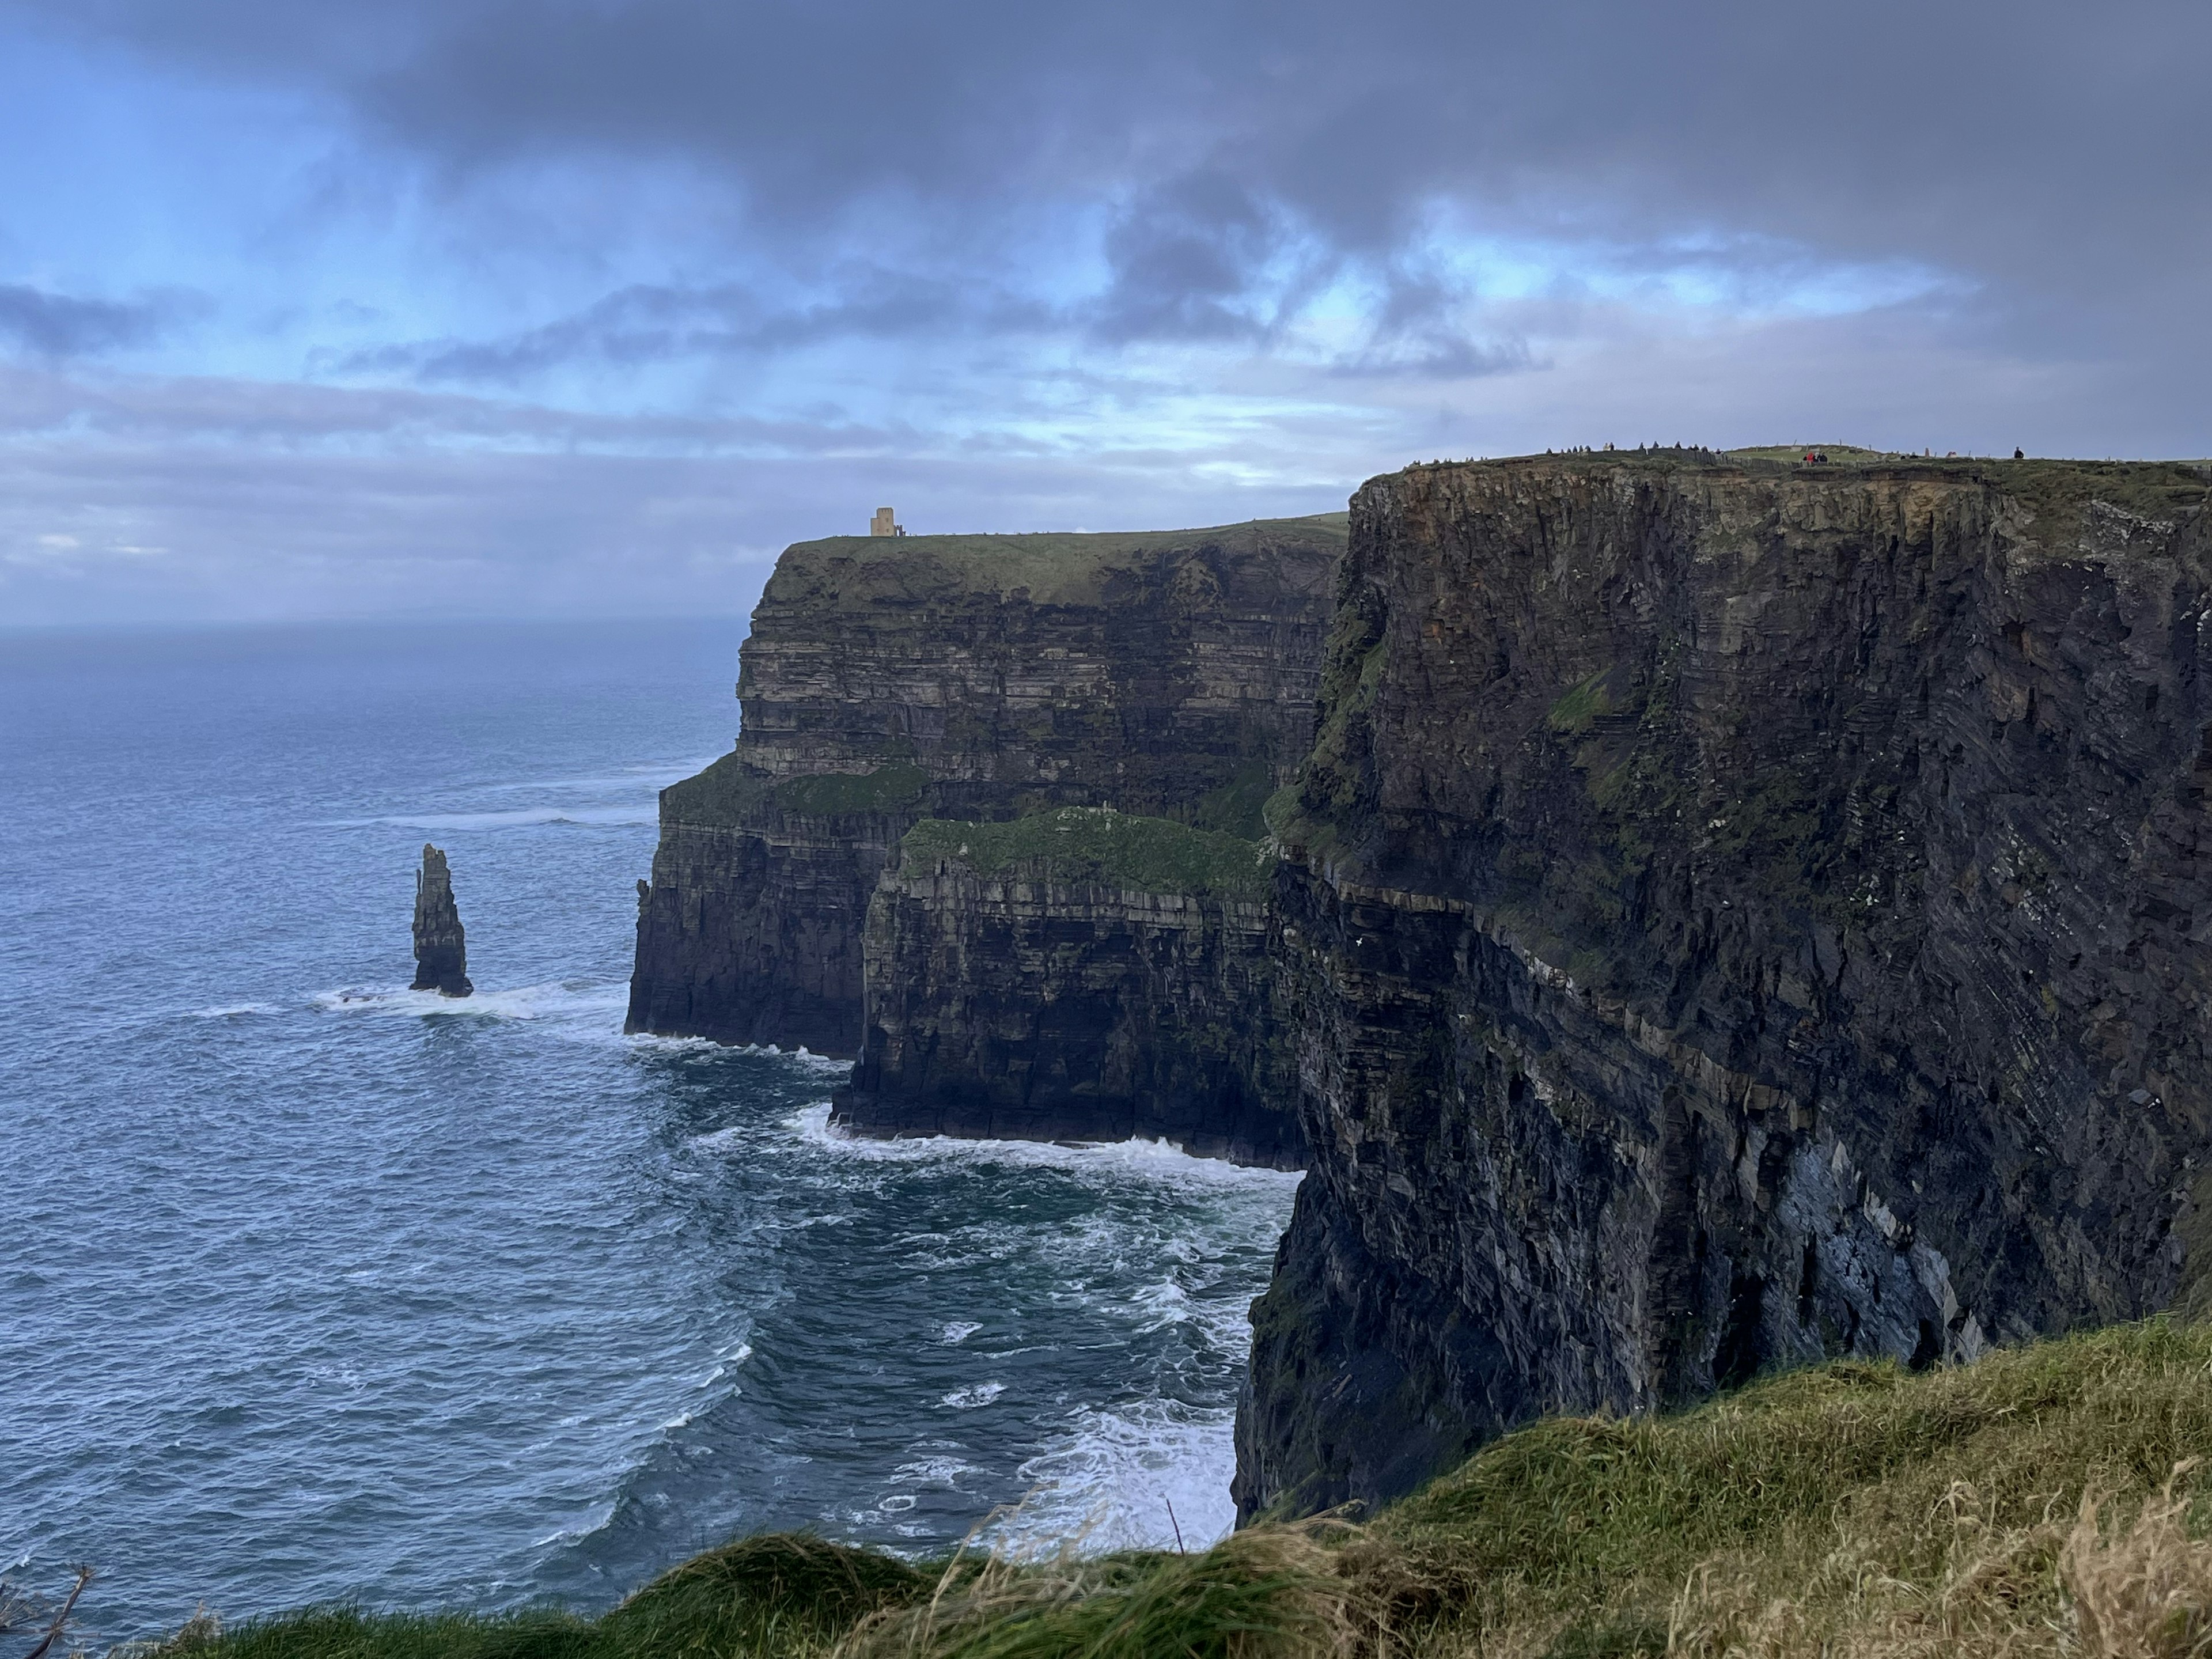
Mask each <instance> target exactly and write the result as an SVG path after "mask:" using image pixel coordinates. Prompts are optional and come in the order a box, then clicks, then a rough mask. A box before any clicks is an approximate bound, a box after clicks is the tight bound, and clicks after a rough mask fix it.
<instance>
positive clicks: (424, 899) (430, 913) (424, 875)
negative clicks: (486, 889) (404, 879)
mask: <svg viewBox="0 0 2212 1659" xmlns="http://www.w3.org/2000/svg"><path fill="white" fill-rule="evenodd" d="M408 988H409V989H410V990H416V991H435V992H437V993H438V994H439V995H441V996H448V997H465V996H467V995H468V994H470V993H471V991H473V990H475V989H476V987H475V986H473V985H471V984H470V983H469V951H468V942H467V939H466V938H465V936H464V934H463V933H462V931H461V912H460V907H459V905H457V904H455V903H454V902H453V872H452V871H451V870H449V869H448V868H447V866H446V855H445V854H443V853H441V852H440V851H439V850H438V849H437V848H435V847H433V846H431V845H430V844H429V843H428V842H424V843H423V844H422V868H421V869H420V870H418V871H417V872H416V874H415V982H414V983H413V985H411V986H410V987H408Z"/></svg>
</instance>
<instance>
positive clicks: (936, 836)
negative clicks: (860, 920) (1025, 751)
mask: <svg viewBox="0 0 2212 1659" xmlns="http://www.w3.org/2000/svg"><path fill="white" fill-rule="evenodd" d="M900 854H901V866H902V869H903V870H904V872H906V873H907V874H908V875H921V874H924V873H926V872H927V871H929V870H930V869H931V868H932V867H933V866H935V865H936V864H937V863H938V862H939V861H940V860H950V861H951V862H954V863H957V864H963V865H965V866H968V868H969V869H970V870H973V871H975V872H976V873H977V874H978V875H1002V874H1007V873H1010V872H1012V873H1021V874H1027V875H1031V876H1033V877H1035V878H1037V879H1040V880H1045V881H1054V882H1062V883H1066V884H1071V885H1073V884H1096V885H1103V886H1109V887H1120V888H1125V889H1129V890H1133V891H1137V892H1140V893H1189V894H1194V895H1202V896H1213V897H1218V898H1225V899H1232V900H1241V901H1246V902H1251V901H1257V900H1259V899H1262V898H1264V897H1266V896H1267V884H1268V881H1269V879H1270V876H1271V872H1272V871H1273V865H1274V860H1273V858H1272V857H1271V856H1269V855H1268V854H1267V853H1266V852H1265V851H1264V850H1263V849H1262V848H1260V847H1259V846H1258V845H1256V844H1255V843H1254V842H1249V841H1246V840H1244V839H1243V838H1242V837H1241V836H1229V835H1223V834H1221V833H1219V832H1218V831H1216V830H1209V829H1193V828H1191V827H1190V826H1189V825H1188V824H1183V823H1175V822H1173V821H1172V820H1170V819H1168V818H1147V817H1137V816H1135V815H1134V814H1132V813H1128V812H1116V811H1113V810H1112V809H1111V808H1109V807H1104V806H1066V807H1062V808H1060V809H1059V810H1058V811H1050V812H1039V813H1036V814H1034V815H1033V816H1031V817H1025V818H1013V819H1010V820H1008V821H1006V822H1005V823H955V822H953V821H951V820H949V819H945V818H925V819H923V820H922V821H921V823H917V824H915V826H914V827H913V828H912V829H908V831H907V832H906V839H905V840H904V841H903V842H901V843H900Z"/></svg>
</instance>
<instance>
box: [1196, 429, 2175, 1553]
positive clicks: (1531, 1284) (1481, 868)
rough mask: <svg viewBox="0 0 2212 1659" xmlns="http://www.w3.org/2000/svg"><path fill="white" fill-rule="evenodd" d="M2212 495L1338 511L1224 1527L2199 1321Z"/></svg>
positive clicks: (1528, 464)
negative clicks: (1652, 1418)
mask: <svg viewBox="0 0 2212 1659" xmlns="http://www.w3.org/2000/svg"><path fill="white" fill-rule="evenodd" d="M2206 496H2207V488H2206V480H2205V478H2204V477H2203V474H2202V473H2200V472H2198V471H2195V470H2193V469H2188V468H2179V467H2165V466H2148V465H2146V466H2087V465H2085V466H2069V465H2057V464H2035V463H2027V464H2021V465H2011V466H2008V465H2004V464H1997V465H1970V464H1966V463H1959V464H1951V465H1946V464H1934V465H1929V464H1906V465H1867V466H1850V467H1844V466H1836V465H1831V466H1827V467H1820V468H1814V467H1790V466H1785V465H1773V464H1742V465H1739V464H1735V463H1731V462H1729V461H1728V460H1726V459H1709V458H1699V457H1697V456H1694V455H1691V454H1681V455H1670V454H1666V453H1659V454H1654V455H1650V456H1641V457H1639V456H1619V457H1616V456H1603V457H1595V456H1594V457H1578V458H1573V459H1564V458H1563V459H1541V460H1535V459H1532V460H1528V461H1522V462H1510V463H1501V464H1496V465H1463V466H1437V467H1423V468H1417V469H1413V470H1412V471H1407V472H1406V473H1403V474H1400V475H1397V476H1395V477H1389V478H1383V479H1378V480H1376V481H1375V482H1374V483H1370V484H1369V485H1368V486H1367V487H1366V488H1365V489H1363V490H1362V491H1361V492H1360V494H1359V495H1358V497H1357V498H1356V499H1355V501H1354V504H1353V532H1352V548H1351V551H1350V553H1349V554H1348V556H1347V559H1346V568H1345V579H1344V582H1343V586H1342V588H1341V597H1340V609H1339V611H1338V616H1337V621H1336V624H1335V627H1334V634H1333V637H1332V641H1331V645H1330V655H1329V659H1328V664H1327V667H1326V669H1325V678H1324V686H1323V691H1322V723H1321V726H1320V729H1319V734H1318V737H1317V740H1316V748H1315V750H1314V754H1313V757H1312V759H1311V761H1310V763H1309V765H1308V767H1307V769H1306V770H1305V772H1304V775H1303V776H1302V779H1301V782H1300V785H1299V794H1298V807H1297V813H1296V815H1295V822H1292V823H1287V824H1286V825H1285V830H1284V834H1285V840H1286V841H1287V842H1291V844H1292V845H1291V858H1290V860H1288V861H1287V862H1286V863H1285V866H1283V867H1282V869H1281V871H1280V872H1279V877H1278V881H1277V887H1276V892H1275V902H1276V905H1277V908H1278V910H1279V920H1280V924H1281V934H1282V938H1283V940H1284V945H1283V951H1282V959H1281V962H1280V964H1279V971H1280V973H1281V974H1282V975H1283V976H1284V991H1283V995H1284V997H1285V1007H1286V1009H1287V1010H1288V1014H1289V1018H1290V1019H1291V1027H1292V1029H1293V1030H1295V1031H1296V1032H1297V1035H1298V1040H1299V1042H1300V1044H1301V1054H1300V1064H1299V1068H1298V1069H1299V1075H1300V1077H1301V1079H1302V1109H1303V1111H1304V1119H1305V1127H1306V1131H1307V1135H1308V1139H1309V1142H1310V1148H1311V1164H1310V1175H1309V1176H1308V1178H1307V1182H1306V1183H1305V1186H1304V1188H1303V1189H1302V1192H1301V1195H1300V1202H1299V1206H1298V1210H1297V1219H1296V1221H1295V1222H1294V1224H1293V1225H1292V1227H1291V1233H1290V1236H1289V1237H1288V1238H1287V1239H1286V1240H1285V1245H1284V1249H1283V1255H1282V1258H1281V1270H1280V1272H1279V1274H1278V1276H1277V1279H1276V1282H1275V1284H1274V1285H1273V1288H1272V1289H1271V1290H1270V1291H1269V1292H1268V1294H1267V1297H1266V1298H1265V1300H1264V1301H1263V1302H1262V1303H1261V1304H1260V1307H1259V1309H1258V1310H1257V1313H1256V1316H1255V1320H1256V1332H1257V1340H1256V1342H1255V1352H1254V1362H1253V1373H1252V1379H1251V1384H1250V1389H1249V1395H1248V1398H1247V1400H1246V1402H1245V1407H1244V1410H1243V1413H1242V1414H1241V1418H1240V1424H1239V1439H1238V1444H1239V1459H1240V1467H1239V1474H1238V1497H1239V1501H1240V1504H1241V1506H1242V1508H1243V1512H1244V1513H1246V1514H1248V1515H1249V1514H1251V1513H1253V1512H1255V1510H1259V1509H1261V1508H1265V1507H1267V1506H1269V1505H1271V1504H1276V1503H1277V1502H1279V1501H1287V1502H1289V1503H1291V1504H1293V1505H1295V1506H1297V1507H1300V1508H1310V1507H1315V1506H1318V1505H1323V1504H1329V1503H1333V1502H1335V1501H1338V1500H1340V1499H1342V1498H1368V1499H1374V1498H1383V1497H1388V1496H1389V1495H1391V1494H1392V1493H1394V1492H1402V1491H1404V1490H1406V1489H1407V1487H1408V1486H1411V1485H1412V1484H1413V1483H1414V1482H1416V1481H1417V1480H1419V1479H1420V1478H1421V1477H1422V1476H1424V1475H1425V1474H1427V1473H1430V1472H1431V1471H1432V1470H1434V1469H1435V1468H1437V1467H1439V1465H1440V1464H1441V1463H1442V1462H1444V1461H1447V1460H1449V1458H1450V1457H1452V1456H1455V1455H1457V1454H1458V1452H1459V1451H1460V1450H1462V1449H1465V1448H1466V1447H1468V1446H1469V1445H1472V1444H1475V1443H1480V1442H1481V1441H1483V1440H1485V1439H1486V1438H1488V1437H1492V1436H1493V1435H1495V1434H1497V1433H1498V1432H1499V1431H1502V1430H1503V1429H1504V1428H1506V1427H1508V1426H1510V1425H1512V1424H1515V1423H1517V1422H1521V1421H1524V1420H1526V1419H1528V1418H1530V1417H1533V1416H1534V1415H1536V1414H1538V1413H1542V1412H1547V1411H1559V1410H1565V1411H1585V1410H1591V1409H1596V1408H1601V1407H1602V1408H1605V1409H1609V1410H1613V1411H1620V1412H1640V1411H1644V1410H1648V1409H1650V1408H1652V1407H1660V1406H1664V1405H1668V1404H1670V1403H1674V1402H1678V1401H1686V1400H1690V1399H1694V1398H1696V1397H1698V1396H1699V1395H1703V1394H1705V1393H1707V1392H1709V1391H1711V1389H1715V1388H1716V1387H1720V1386H1724V1385H1727V1384H1729V1383H1735V1382H1739V1381H1741V1380H1742V1379H1744V1378H1747V1377H1748V1376H1752V1375H1753V1374H1754V1373H1755V1372H1757V1371H1759V1370H1761V1369H1762V1368H1765V1367H1767V1366H1770V1365H1774V1364H1793V1363H1797V1362H1802V1361H1808V1360H1814V1359H1817V1358H1821V1357H1824V1356H1838V1355H1852V1356H1861V1357H1875V1356H1889V1357H1893V1358H1896V1359H1898V1360H1900V1361H1902V1362H1904V1363H1905V1364H1909V1365H1914V1366H1925V1365H1929V1364H1934V1363H1936V1362H1937V1361H1943V1360H1960V1359H1966V1358H1972V1357H1973V1356H1974V1355H1975V1354H1977V1353H1978V1352H1982V1351H1983V1350H1984V1348H1985V1347H1986V1346H1988V1345H1989V1344H1990V1343H1991V1342H1993V1341H2014V1340H2021V1339H2023V1338H2026V1337H2027V1336H2030V1335H2032V1334H2036V1333H2042V1332H2051V1331H2058V1330H2064V1329H2067V1328H2072V1327H2074V1326H2076V1325H2079V1324H2082V1323H2085V1322H2100V1321H2106V1320H2112V1319H2116V1318H2124V1317H2129V1316H2136V1315H2139V1314H2141V1313H2143V1312H2146V1311H2148V1310H2152V1309H2155V1308H2158V1307H2160V1306H2163V1305H2166V1304H2167V1303H2168V1302H2169V1300H2171V1299H2172V1298H2173V1297H2175V1296H2176V1294H2177V1292H2178V1291H2181V1290H2183V1289H2184V1288H2185V1285H2187V1284H2188V1283H2189V1282H2190V1281H2191V1278H2192V1276H2193V1275H2195V1274H2196V1273H2198V1272H2199V1270H2200V1266H2201V1263H2202V1261H2203V1255H2201V1254H2200V1249H2201V1241H2202V1239H2203V1236H2204V1231H2205V1227H2206V1220H2205V1218H2204V1213H2203V1211H2202V1210H2201V1208H2200V1203H2199V1183H2200V1180H2201V1176H2200V1171H2201V1170H2203V1168H2205V1167H2206V1164H2205V1159H2206V1157H2207V1154H2208V1152H2212V1148H2208V1146H2207V1144H2206V1141H2207V1126H2208V1125H2212V1087H2208V1085H2212V1067H2208V1055H2207V1051H2206V1046H2205V1043H2206V1038H2205V1030H2206V1027H2205V1024H2204V1015H2205V1012H2206V1010H2207V1007H2208V1006H2212V1005H2208V1001H2207V997H2208V994H2212V984H2208V973H2212V955H2208V953H2207V951H2206V950H2205V948H2204V946H2205V944H2206V940H2207V935H2208V932H2212V890H2208V882H2212V877H2208V872H2207V871H2206V868H2205V867H2204V866H2203V862H2202V860H2200V858H2199V853H2200V851H2201V850H2202V848H2203V834H2204V827H2205V826H2204V822H2203V802H2204V790H2205V787H2206V783H2207V781H2208V773H2212V741H2208V739H2212V674H2208V672H2207V670H2208V669H2212V661H2208V660H2207V656H2206V653H2205V649H2204V646H2203V643H2202V641H2203V625H2204V623H2205V618H2206V616H2207V613H2208V607H2212V557H2208V554H2209V553H2212V548H2208V534H2207V520H2206V507H2205V503H2206Z"/></svg>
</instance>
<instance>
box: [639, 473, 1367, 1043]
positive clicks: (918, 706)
mask: <svg viewBox="0 0 2212 1659" xmlns="http://www.w3.org/2000/svg"><path fill="white" fill-rule="evenodd" d="M1344 523H1345V520H1344V517H1343V515H1342V514H1333V515H1328V516H1325V517H1322V518H1318V519H1301V520H1263V521H1260V522H1256V523H1253V524H1247V525H1237V526H1225V527H1223V528H1220V529H1215V530H1199V531H1173V532H1152V533H1146V534H1132V535H1102V536H909V537H903V538H878V539H874V540H871V538H866V537H841V538H833V539H831V540H828V541H821V542H809V543H801V544H798V545H796V546H793V547H792V548H790V549H788V550H787V551H786V552H785V553H784V555H783V556H782V558H781V560H779V561H778V562H777V565H776V569H775V574H774V575H773V576H772V577H771V578H770V579H769V583H768V586H767V588H766V590H765V591H764V592H763V595H762V598H761V603H760V605H759V607H758V609H757V610H756V611H755V612H754V617H753V626H752V632H751V635H750V637H749V638H748V639H747V641H746V642H745V645H744V651H743V655H742V659H741V661H742V669H741V673H740V677H739V680H738V697H739V700H740V702H741V703H742V705H743V708H744V723H743V728H742V731H741V733H740V736H739V738H738V745H737V748H736V750H734V751H733V752H732V754H730V755H727V756H726V757H723V758H722V759H721V760H720V761H718V762H716V763H715V764H714V766H713V767H710V768H709V769H708V771H707V772H705V773H703V774H702V775H700V776H699V777H696V778H693V779H690V780H687V781H684V782H683V783H680V784H677V785H675V786H673V787H671V788H670V789H668V790H667V791H665V792H664V793H663V795H662V798H661V839H660V845H659V850H658V851H657V852H656V853H655V854H654V858H653V879H652V880H651V882H650V883H647V884H641V888H640V893H639V915H638V942H637V959H636V967H635V971H634V973H633V975H632V979H631V986H630V1008H629V1022H628V1028H629V1030H641V1031H654V1032H659V1033H662V1034H665V1035H671V1036H709V1037H714V1038H715V1039H717V1040H719V1041H721V1042H740V1043H741V1042H775V1043H780V1044H784V1045H787V1046H789V1045H796V1044H804V1045H805V1046H807V1047H809V1048H813V1049H815V1050H816V1051H817V1052H820V1053H824V1054H838V1055H848V1054H854V1053H855V1052H857V1050H858V1048H859V1047H860V1034H861V1033H860V1022H861V1009H860V996H861V975H862V960H861V930H862V925H863V922H864V921H865V918H866V908H867V902H868V898H869V895H870V893H871V892H872V890H873V888H874V886H875V883H876V879H877V878H878V875H879V874H881V873H882V871H883V868H884V862H885V860H886V857H887V856H888V854H889V851H890V848H892V847H893V846H894V845H896V842H897V839H898V837H899V836H900V835H901V834H902V833H903V832H904V830H905V829H906V828H907V827H908V825H910V824H912V823H915V822H916V821H917V820H919V819H921V818H922V817H932V816H934V817H955V818H1005V817H1015V816H1018V815H1020V814H1022V813H1024V812H1030V811H1038V810H1042V809H1044V808H1048V807H1054V806H1060V805H1112V806H1115V807H1118V808H1121V809H1122V810H1124V811H1131V812H1139V813H1146V814H1151V815H1155V816H1158V817H1168V818H1173V819H1176V820H1179V821H1182V822H1186V823H1199V824H1203V825H1205V826H1206V827H1208V828H1210V829H1222V830H1227V831H1231V832H1234V833H1239V834H1246V835H1250V834H1256V833H1257V824H1258V811H1259V806H1260V804H1261V802H1262V801H1263V800H1264V799H1266V798H1267V795H1268V793H1270V792H1271V791H1272V790H1273V789H1274V788H1275V787H1277V785H1278V784H1279V783H1281V782H1283V781H1285V780H1286V779H1287V777H1288V776H1289V775H1290V773H1291V769H1293V768H1294V767H1295V765H1296V764H1297V760H1298V758H1299V757H1301V756H1302V755H1303V753H1304V750H1305V748H1306V745H1307V743H1308V740H1309V738H1310V734H1311V731H1312V718H1313V716H1312V709H1313V700H1314V694H1315V688H1316V683H1317V680H1318V675H1319V665H1320V656H1321V645H1322V631H1323V628H1324V625H1325V623H1326V619H1327V611H1328V598H1329V592H1330V577H1331V572H1332V570H1333V568H1334V563H1335V562H1336V560H1337V558H1338V556H1339V555H1340V553H1341V551H1342V549H1343V544H1344Z"/></svg>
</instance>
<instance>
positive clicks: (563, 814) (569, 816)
mask: <svg viewBox="0 0 2212 1659" xmlns="http://www.w3.org/2000/svg"><path fill="white" fill-rule="evenodd" d="M659 821H660V814H659V808H657V807H655V806H653V805H651V804H649V803H648V804H646V805H635V804H632V805H623V806H525V807H517V808H515V809H513V811H506V812H417V813H395V814H392V815H391V816H389V817H375V818H334V819H331V820H330V821H329V822H328V823H325V825H324V827H325V828H326V829H374V828H379V827H382V826H385V825H390V826H392V827H394V828H397V829H430V830H443V831H447V832H453V833H460V834H465V833H467V832H468V831H471V830H475V829H529V828H532V826H534V825H537V824H541V823H573V824H579V825H581V826H583V827H585V828H586V829H605V828H607V827H608V826H610V825H623V824H653V823H659Z"/></svg>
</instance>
